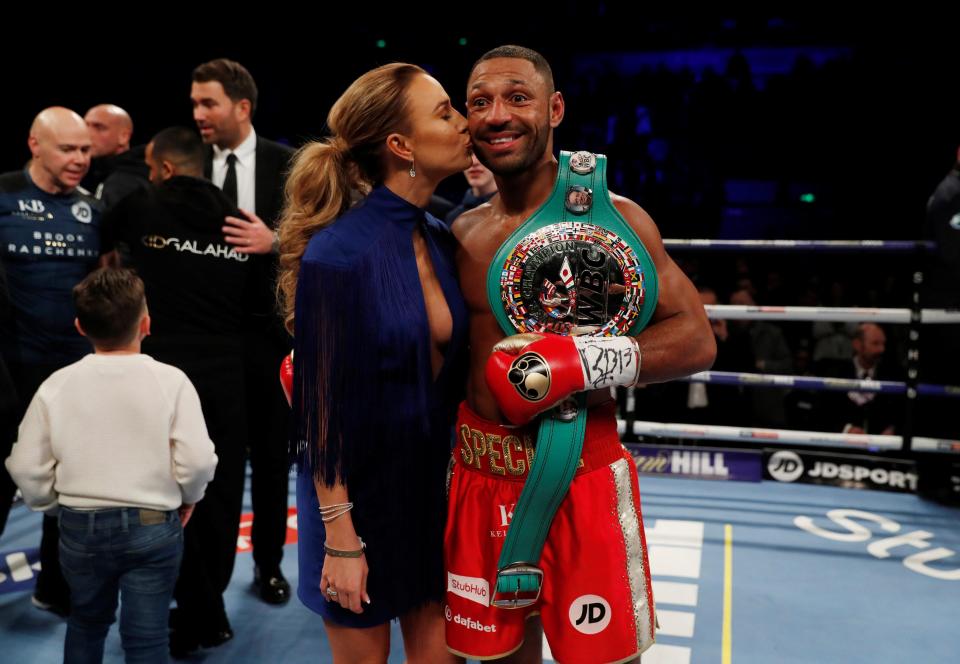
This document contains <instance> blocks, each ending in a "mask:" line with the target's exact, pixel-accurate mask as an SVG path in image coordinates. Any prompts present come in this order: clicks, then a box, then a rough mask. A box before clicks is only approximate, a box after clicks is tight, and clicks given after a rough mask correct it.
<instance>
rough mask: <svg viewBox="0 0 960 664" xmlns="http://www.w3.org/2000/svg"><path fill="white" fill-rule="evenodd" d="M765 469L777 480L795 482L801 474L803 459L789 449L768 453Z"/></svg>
mask: <svg viewBox="0 0 960 664" xmlns="http://www.w3.org/2000/svg"><path fill="white" fill-rule="evenodd" d="M767 470H768V471H769V472H770V475H771V476H772V477H773V479H775V480H777V481H778V482H795V481H797V480H798V479H800V476H801V475H803V460H802V459H801V458H800V455H799V454H797V453H796V452H791V451H790V450H780V451H778V452H774V453H773V454H772V455H770V459H769V460H768V461H767Z"/></svg>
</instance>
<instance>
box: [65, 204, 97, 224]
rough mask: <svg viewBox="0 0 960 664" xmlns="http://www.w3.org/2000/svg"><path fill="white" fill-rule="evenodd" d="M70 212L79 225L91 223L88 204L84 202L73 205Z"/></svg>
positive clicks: (91, 213)
mask: <svg viewBox="0 0 960 664" xmlns="http://www.w3.org/2000/svg"><path fill="white" fill-rule="evenodd" d="M70 211H71V212H72V213H73V216H74V218H75V219H76V220H77V221H79V222H80V223H81V224H89V223H90V222H91V221H93V210H91V209H90V204H89V203H87V202H86V201H80V202H78V203H74V204H73V207H71V208H70Z"/></svg>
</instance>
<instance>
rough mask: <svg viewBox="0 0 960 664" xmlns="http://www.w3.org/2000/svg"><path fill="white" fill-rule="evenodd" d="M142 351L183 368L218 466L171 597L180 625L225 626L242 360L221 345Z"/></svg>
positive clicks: (241, 466) (239, 449)
mask: <svg viewBox="0 0 960 664" xmlns="http://www.w3.org/2000/svg"><path fill="white" fill-rule="evenodd" d="M145 352H147V353H148V354H151V355H153V357H154V358H155V359H157V360H159V361H161V362H167V363H168V364H173V365H174V366H176V367H179V368H180V369H182V370H183V371H184V372H185V373H186V374H187V377H189V378H190V381H191V382H192V383H193V385H194V387H196V389H197V393H198V394H199V395H200V405H201V407H202V408H203V417H204V420H205V421H206V424H207V432H208V434H209V435H210V438H211V440H213V444H214V447H215V449H216V453H217V470H216V473H215V474H214V477H213V480H212V481H211V482H210V483H209V484H208V485H207V489H206V493H205V495H204V497H203V499H202V500H200V502H198V503H197V505H196V508H195V509H194V512H193V517H192V518H191V519H190V521H189V522H188V524H187V527H186V528H185V529H184V541H183V561H182V562H181V565H180V576H179V577H178V579H177V585H176V588H175V590H174V597H175V598H176V600H177V606H178V607H179V609H180V612H181V618H182V620H183V621H184V624H187V625H189V626H190V627H191V628H195V629H197V630H198V631H204V630H217V629H223V628H225V627H226V624H227V618H226V612H225V610H224V604H223V592H224V590H226V588H227V585H228V584H229V583H230V577H231V576H232V574H233V564H234V560H235V559H236V555H237V534H238V531H239V527H240V510H241V508H242V506H243V483H244V470H245V467H246V442H247V441H246V418H245V411H246V409H245V404H244V387H243V385H244V381H243V360H242V357H241V355H240V352H239V345H238V348H237V352H235V353H231V354H229V355H225V354H223V352H222V348H221V349H217V350H214V349H213V348H203V347H202V346H197V347H192V348H187V349H184V348H176V349H173V350H171V349H170V348H166V347H164V346H162V345H161V346H159V347H158V346H156V345H151V347H150V348H145Z"/></svg>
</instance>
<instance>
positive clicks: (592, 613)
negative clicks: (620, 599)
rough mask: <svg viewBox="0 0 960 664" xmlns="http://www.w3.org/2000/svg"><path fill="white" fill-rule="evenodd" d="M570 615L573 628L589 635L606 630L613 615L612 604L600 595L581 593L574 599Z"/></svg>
mask: <svg viewBox="0 0 960 664" xmlns="http://www.w3.org/2000/svg"><path fill="white" fill-rule="evenodd" d="M568 615H569V618H570V624H571V625H573V628H574V629H575V630H577V631H578V632H580V633H581V634H587V635H592V634H599V633H600V632H602V631H603V630H605V629H606V628H607V627H608V626H609V625H610V618H611V617H612V616H611V611H610V605H609V604H608V603H607V600H605V599H603V598H602V597H600V596H599V595H581V596H580V597H578V598H577V599H575V600H573V604H571V605H570V611H569V612H568Z"/></svg>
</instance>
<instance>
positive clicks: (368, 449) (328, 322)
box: [293, 186, 467, 627]
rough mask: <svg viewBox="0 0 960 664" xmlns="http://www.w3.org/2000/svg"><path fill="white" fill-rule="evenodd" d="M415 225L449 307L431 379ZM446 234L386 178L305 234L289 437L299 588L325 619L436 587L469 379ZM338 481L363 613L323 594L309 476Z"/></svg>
mask: <svg viewBox="0 0 960 664" xmlns="http://www.w3.org/2000/svg"><path fill="white" fill-rule="evenodd" d="M418 226H419V227H420V228H421V229H422V231H423V234H424V237H425V238H426V242H427V246H428V248H429V251H430V257H431V259H432V261H433V267H434V270H435V272H436V275H437V278H438V280H439V282H440V286H441V288H442V290H443V294H444V297H445V298H446V301H447V305H448V306H449V308H450V313H451V315H452V318H453V335H452V338H451V340H450V343H449V345H448V346H447V348H446V351H445V355H444V364H443V368H442V370H441V372H440V374H439V376H438V378H437V379H436V380H434V379H433V371H432V367H431V362H430V350H431V348H430V346H431V339H430V329H429V326H428V320H427V312H426V306H425V304H424V298H423V289H422V287H421V285H420V276H419V273H418V271H417V264H416V257H415V255H414V248H413V232H414V228H415V227H418ZM454 248H455V243H454V239H453V236H452V235H451V233H450V231H449V230H448V229H447V227H446V226H444V225H443V224H442V223H441V222H439V221H438V220H437V219H435V218H434V217H432V216H430V215H428V214H426V213H425V212H424V211H423V210H421V209H420V208H418V207H416V206H414V205H412V204H411V203H409V202H407V201H405V200H404V199H402V198H400V197H399V196H397V195H396V194H394V193H393V192H391V191H390V190H389V189H387V188H386V187H384V186H380V187H377V188H376V189H374V190H373V191H372V192H371V193H370V194H369V195H368V196H367V197H366V198H365V199H364V200H363V201H362V202H360V203H359V204H357V205H356V206H354V207H353V208H352V209H350V210H349V211H347V212H346V213H344V214H343V215H342V216H341V217H340V218H339V219H337V220H336V221H335V222H334V223H333V224H331V225H330V226H328V227H326V228H324V229H323V230H321V231H319V232H318V233H317V234H316V235H314V237H313V238H312V239H311V240H310V243H309V244H308V246H307V249H306V251H305V253H304V255H303V260H302V263H301V267H300V274H299V278H298V285H297V301H296V334H295V341H294V348H295V355H294V358H295V362H294V364H295V376H294V400H293V410H294V436H295V438H294V442H295V444H296V449H297V451H298V453H299V461H300V463H299V475H298V481H297V514H298V517H297V518H298V530H299V558H300V581H299V587H298V590H297V594H298V596H299V597H300V600H301V601H302V602H303V603H304V604H306V605H307V606H308V607H309V608H310V609H312V610H314V611H316V612H317V613H319V614H320V615H322V616H323V617H324V619H326V620H331V621H333V622H335V623H338V624H341V625H346V626H356V627H367V626H372V625H376V624H380V623H383V622H386V621H387V620H390V619H391V618H395V617H397V616H399V615H400V614H402V613H405V612H406V611H408V610H410V609H411V608H415V607H417V606H420V605H422V604H424V603H425V602H427V601H430V600H435V601H440V600H441V599H442V598H443V592H444V588H445V586H444V576H443V529H444V524H445V513H446V494H445V473H446V468H447V462H448V460H449V457H450V446H451V439H452V435H451V431H452V425H453V420H454V417H455V415H456V407H457V404H458V403H459V401H460V400H461V398H462V395H463V390H464V385H465V380H466V342H467V311H466V306H465V304H464V302H463V297H462V295H461V294H460V288H459V286H458V283H457V276H456V266H455V264H454V260H453V255H454ZM314 476H317V477H319V478H320V479H321V480H323V481H326V482H327V483H328V484H329V483H333V482H334V481H335V480H337V479H342V480H343V481H344V482H345V483H346V485H347V488H348V492H349V495H350V500H351V502H353V503H354V508H353V511H352V513H351V516H352V518H353V522H354V526H355V528H356V531H357V534H358V535H359V536H360V537H362V538H363V540H364V542H365V543H366V544H367V551H366V556H367V564H368V566H369V569H370V573H369V577H368V579H367V592H368V593H369V595H370V598H371V604H370V605H369V606H365V607H364V612H363V614H361V615H356V614H353V613H351V612H349V611H346V610H344V609H342V608H341V607H340V606H339V605H338V604H336V603H333V602H327V601H325V599H324V598H323V596H322V595H321V593H320V589H319V586H320V574H321V570H322V568H323V559H324V550H323V543H324V540H325V531H324V524H323V522H322V521H321V519H320V514H319V512H318V504H317V496H316V492H315V491H314V487H313V477H314Z"/></svg>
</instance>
